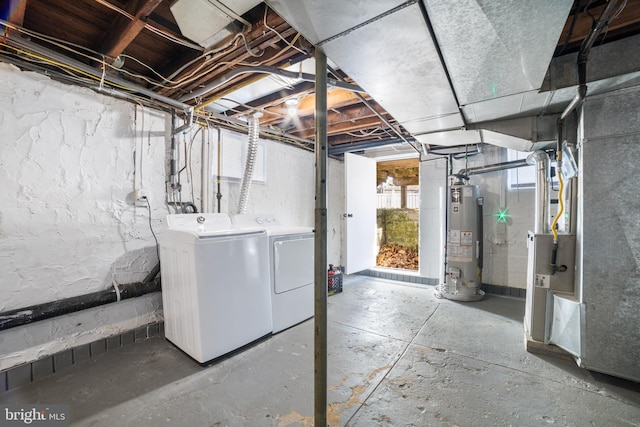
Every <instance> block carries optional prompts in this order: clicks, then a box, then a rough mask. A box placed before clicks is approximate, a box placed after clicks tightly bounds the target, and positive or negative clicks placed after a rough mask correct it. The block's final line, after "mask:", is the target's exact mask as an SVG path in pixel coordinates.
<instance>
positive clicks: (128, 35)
mask: <svg viewBox="0 0 640 427" xmlns="http://www.w3.org/2000/svg"><path fill="white" fill-rule="evenodd" d="M160 3H162V0H133V1H131V2H129V4H127V8H126V10H127V12H129V13H130V14H131V15H133V19H129V18H127V17H126V16H122V15H121V16H119V17H118V18H117V19H116V20H115V21H114V22H113V24H112V25H111V27H110V28H109V30H108V31H107V33H106V34H105V37H104V38H103V39H102V43H101V46H100V49H99V51H100V52H104V54H105V55H106V56H107V60H109V59H111V60H113V59H115V58H116V57H117V56H118V55H120V54H121V53H122V52H124V50H125V49H126V48H127V46H129V45H130V44H131V43H132V42H133V40H134V39H135V38H136V37H137V36H138V34H140V32H141V31H142V30H143V29H144V26H145V24H146V20H147V18H148V17H149V15H151V13H152V12H153V11H154V9H155V8H156V7H158V5H160Z"/></svg>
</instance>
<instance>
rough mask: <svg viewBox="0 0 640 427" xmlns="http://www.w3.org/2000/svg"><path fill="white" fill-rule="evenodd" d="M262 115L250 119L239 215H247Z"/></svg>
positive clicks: (255, 115) (257, 114) (256, 114)
mask: <svg viewBox="0 0 640 427" xmlns="http://www.w3.org/2000/svg"><path fill="white" fill-rule="evenodd" d="M261 116H262V114H261V113H255V114H254V115H253V116H252V117H250V118H249V147H248V148H247V162H246V164H245V167H244V175H243V177H242V186H241V187H240V199H239V202H238V213H246V211H247V202H248V201H249V192H250V190H251V181H252V180H253V170H254V167H255V163H256V156H257V154H258V138H259V137H260V120H259V119H260V117H261Z"/></svg>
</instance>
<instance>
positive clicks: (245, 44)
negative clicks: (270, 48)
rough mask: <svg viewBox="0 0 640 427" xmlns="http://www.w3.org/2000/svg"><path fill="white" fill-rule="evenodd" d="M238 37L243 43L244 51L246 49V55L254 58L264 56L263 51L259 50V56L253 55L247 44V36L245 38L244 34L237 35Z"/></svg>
mask: <svg viewBox="0 0 640 427" xmlns="http://www.w3.org/2000/svg"><path fill="white" fill-rule="evenodd" d="M238 35H239V36H240V37H242V40H243V41H244V47H245V49H247V53H248V54H249V55H251V56H253V57H254V58H260V57H261V56H262V55H264V50H261V51H260V53H259V54H257V53H253V51H252V49H251V46H249V42H248V41H247V36H245V35H244V33H239V34H238Z"/></svg>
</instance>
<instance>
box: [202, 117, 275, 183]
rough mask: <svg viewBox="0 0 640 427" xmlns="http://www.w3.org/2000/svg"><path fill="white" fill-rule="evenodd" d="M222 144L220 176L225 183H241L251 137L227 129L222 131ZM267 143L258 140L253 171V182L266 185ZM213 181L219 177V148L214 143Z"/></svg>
mask: <svg viewBox="0 0 640 427" xmlns="http://www.w3.org/2000/svg"><path fill="white" fill-rule="evenodd" d="M221 140H222V144H221V147H220V157H221V160H222V161H221V162H220V169H221V170H220V176H221V179H222V180H223V181H232V182H233V181H236V182H237V181H240V180H242V176H243V175H244V168H245V164H246V162H247V151H248V148H249V136H248V135H247V134H242V133H238V132H232V131H229V130H226V129H223V130H222V135H221ZM266 170H267V168H266V153H265V142H264V140H262V139H259V140H258V151H257V155H256V162H255V166H254V169H253V180H252V181H253V182H260V183H265V182H266V180H267V172H266ZM211 175H212V177H213V179H215V178H216V177H217V176H218V146H217V143H216V142H215V141H214V143H213V163H212V166H211Z"/></svg>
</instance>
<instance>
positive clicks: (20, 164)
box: [0, 63, 344, 370]
mask: <svg viewBox="0 0 640 427" xmlns="http://www.w3.org/2000/svg"><path fill="white" fill-rule="evenodd" d="M0 81H1V82H3V84H2V85H0V96H1V97H2V99H3V102H2V103H0V133H1V134H2V135H3V138H2V142H1V143H0V182H1V183H2V189H3V191H2V192H0V271H1V272H2V274H1V275H0V311H7V310H12V309H18V308H22V307H26V306H31V305H35V304H40V303H45V302H50V301H54V300H59V299H64V298H68V297H72V296H78V295H83V294H86V293H90V292H95V291H100V290H104V289H107V288H109V287H111V286H112V284H113V283H114V282H117V283H130V282H136V281H140V280H142V279H143V278H144V277H145V276H146V274H147V273H148V272H149V271H150V270H151V269H152V268H153V267H154V265H155V264H156V262H157V255H156V249H155V241H154V239H153V236H152V234H151V230H150V228H149V213H148V210H147V208H146V207H136V206H135V205H134V203H133V198H132V195H133V191H134V190H140V189H143V190H144V191H145V192H146V195H147V197H148V200H149V202H150V206H151V223H152V226H153V229H154V231H155V232H156V235H158V234H160V233H162V231H163V230H164V228H165V216H166V214H167V213H169V212H172V211H173V209H170V208H169V207H168V206H167V204H166V196H165V182H166V181H167V180H168V177H167V174H168V172H167V170H168V166H167V164H168V151H169V150H168V148H169V144H170V127H171V125H170V123H171V118H170V116H169V115H168V114H166V113H163V112H159V111H154V110H150V109H149V108H145V109H143V108H142V107H140V106H137V105H135V104H132V103H128V102H124V101H120V100H117V99H114V98H111V97H108V96H103V95H101V94H98V93H95V92H93V91H91V90H88V89H83V88H79V87H75V86H69V85H65V84H62V83H59V82H55V81H52V80H50V79H49V78H48V77H45V76H42V75H39V74H36V73H32V72H22V71H20V70H19V69H17V68H16V67H14V66H11V65H8V64H3V63H0ZM134 152H136V153H138V154H137V157H136V156H134ZM194 153H200V151H199V148H196V147H195V146H194ZM267 159H268V166H267V168H268V171H267V182H266V184H264V185H260V184H254V185H253V186H252V196H251V198H250V201H249V204H248V206H249V208H248V212H274V213H276V214H277V215H278V216H279V217H280V218H281V220H282V221H283V222H284V223H286V224H290V225H310V226H312V225H313V221H314V219H313V218H314V195H315V193H314V188H315V169H314V163H315V157H314V154H313V153H311V152H305V151H303V150H300V149H298V148H294V147H289V146H286V145H284V144H280V143H275V142H272V141H268V144H267ZM182 166H183V165H182ZM193 166H194V167H193V171H194V174H193V177H190V181H191V183H193V185H194V186H195V187H196V188H195V190H197V191H195V194H197V195H198V196H197V197H196V199H197V200H195V202H196V204H197V205H199V194H200V192H199V185H200V184H199V183H200V182H201V174H200V166H199V159H198V156H197V155H196V156H194V163H193ZM181 178H182V179H183V181H184V180H185V177H184V175H183V176H181ZM328 185H329V191H330V197H329V205H330V215H329V262H332V263H334V264H337V263H339V261H340V253H341V213H342V210H343V207H342V206H343V203H344V202H343V168H342V163H341V162H337V161H334V160H331V161H330V162H329V184H328ZM211 188H212V189H213V190H212V191H214V192H215V186H214V185H211ZM239 188H240V184H239V183H225V184H223V186H222V193H223V199H222V200H223V204H222V212H227V213H229V210H231V211H232V213H233V211H234V208H235V206H236V204H237V197H238V193H239ZM189 195H190V189H189V188H188V186H185V188H184V189H183V198H182V200H183V201H189V200H190V196H189ZM212 200H215V194H214V195H213V199H212ZM161 319H162V308H161V297H160V294H159V293H156V294H151V295H146V296H143V297H140V298H135V299H131V300H127V301H123V302H120V303H114V304H109V305H105V306H101V307H98V308H94V309H90V310H85V311H82V312H78V313H74V314H71V315H66V316H60V317H58V318H54V319H49V320H43V321H40V322H35V323H32V324H30V325H25V326H20V327H16V328H12V329H9V330H6V331H2V332H0V370H5V369H8V368H10V367H13V366H17V365H20V364H23V363H27V362H31V361H34V360H37V359H39V358H42V357H45V356H47V355H51V354H53V353H56V352H59V351H62V350H65V349H68V348H72V347H75V346H78V345H82V344H86V343H89V342H92V341H95V340H97V339H100V338H104V337H108V336H112V335H116V334H119V333H121V332H123V331H126V330H130V329H134V328H137V327H139V326H142V325H145V324H147V323H151V322H154V321H157V320H161Z"/></svg>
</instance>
